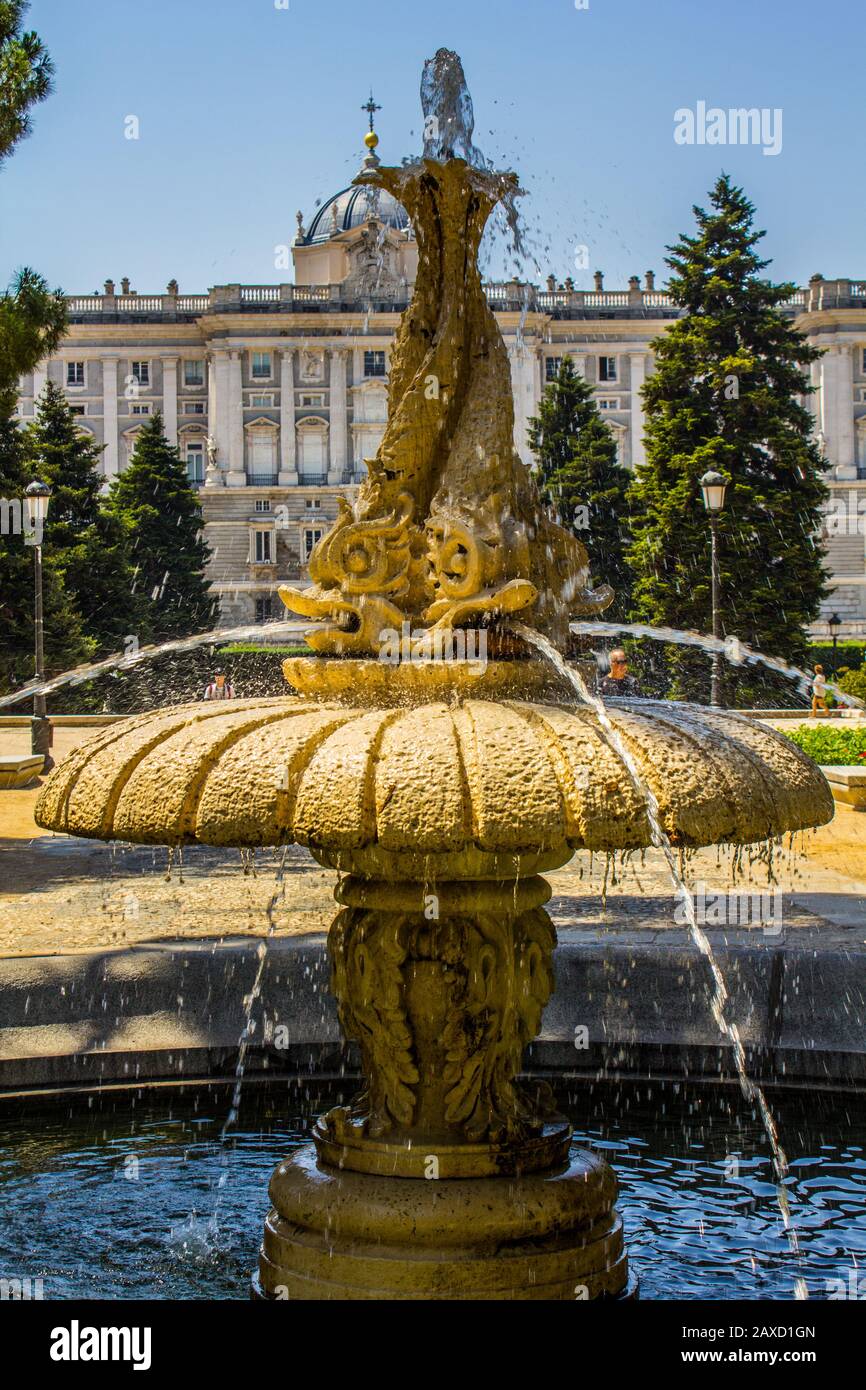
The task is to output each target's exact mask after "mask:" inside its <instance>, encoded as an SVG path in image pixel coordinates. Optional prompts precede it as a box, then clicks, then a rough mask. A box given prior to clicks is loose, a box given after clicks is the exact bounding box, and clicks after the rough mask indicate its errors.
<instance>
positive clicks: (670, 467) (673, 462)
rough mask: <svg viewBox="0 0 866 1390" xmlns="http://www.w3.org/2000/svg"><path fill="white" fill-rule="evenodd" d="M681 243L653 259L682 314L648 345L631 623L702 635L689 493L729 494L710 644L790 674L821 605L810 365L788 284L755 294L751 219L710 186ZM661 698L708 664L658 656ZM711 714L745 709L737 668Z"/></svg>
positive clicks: (698, 556) (693, 685)
mask: <svg viewBox="0 0 866 1390" xmlns="http://www.w3.org/2000/svg"><path fill="white" fill-rule="evenodd" d="M710 203H711V211H709V212H706V211H704V209H703V208H698V207H696V208H694V214H695V218H696V221H697V234H696V235H695V236H686V235H683V236H681V237H680V239H679V241H678V242H677V244H676V245H675V246H673V247H668V250H669V251H670V253H671V254H670V257H669V258H668V260H667V264H668V265H669V266H670V268H671V271H672V272H673V274H672V276H671V279H670V283H669V291H670V294H671V295H672V297H673V299H674V301H675V302H676V303H677V304H679V305H680V306H682V308H683V309H684V310H685V314H684V316H683V317H682V318H680V319H678V320H677V321H676V322H675V323H673V324H672V325H671V327H670V328H669V330H668V331H667V332H666V333H665V334H664V336H663V337H661V338H659V339H657V340H656V341H655V342H654V343H653V349H654V352H655V359H656V370H655V372H654V373H653V375H652V376H651V377H650V378H649V379H648V381H647V383H646V385H645V387H644V390H643V398H644V403H645V413H646V430H645V443H646V464H645V465H644V466H642V467H641V468H639V469H638V471H637V474H636V476H635V478H634V480H633V482H632V486H631V489H630V494H629V501H630V506H631V528H632V534H633V537H634V540H633V544H632V546H631V548H630V550H629V554H628V559H629V562H630V564H631V566H632V568H633V570H634V574H635V583H634V613H633V616H634V617H636V618H639V619H642V620H644V621H647V622H650V623H653V624H656V625H667V626H671V627H677V628H693V629H697V630H698V631H701V632H709V631H711V627H712V618H711V614H712V604H711V589H710V528H709V525H708V522H707V518H706V515H705V512H704V508H703V505H702V501H701V493H700V487H699V479H700V478H701V476H702V475H703V473H705V472H706V471H707V469H715V470H716V471H718V472H720V473H722V474H723V475H726V476H727V477H728V478H729V479H730V486H729V488H728V492H727V497H726V504H725V510H724V511H723V513H722V514H721V517H720V519H719V539H720V560H721V582H722V604H721V610H722V612H721V616H722V628H723V632H724V633H725V634H728V633H730V634H734V635H736V636H737V637H739V638H740V639H741V640H742V641H745V642H747V643H749V645H751V646H755V647H757V648H758V649H759V650H761V651H764V652H766V653H768V654H770V655H775V656H782V657H784V658H786V659H788V660H793V661H796V662H802V661H803V660H804V659H805V657H806V645H807V633H806V627H807V624H808V623H810V622H811V621H813V620H814V619H815V618H816V617H817V614H818V610H819V604H820V600H821V599H822V597H823V596H824V595H825V593H826V578H827V571H826V569H825V567H824V564H823V555H822V551H821V546H820V540H819V535H820V524H821V508H822V504H823V502H824V500H825V498H826V497H827V488H826V485H825V483H824V480H823V472H824V463H823V460H822V457H821V455H820V452H819V450H818V448H817V445H816V443H815V442H814V440H813V438H812V434H811V432H812V426H813V421H812V416H811V414H810V413H809V411H808V410H807V409H806V408H805V407H804V406H803V405H801V404H800V401H799V400H798V397H805V396H807V395H808V392H809V389H810V388H809V383H808V378H807V375H806V372H805V371H804V370H803V368H804V367H806V366H808V364H809V363H810V362H812V361H814V360H815V359H816V358H817V357H819V356H820V352H819V351H818V350H817V349H814V348H812V347H810V346H809V344H808V343H807V342H806V340H805V338H804V337H803V336H802V334H801V333H799V332H798V330H797V329H796V328H795V327H794V326H793V324H792V323H791V322H790V320H789V319H788V318H786V317H785V315H784V314H783V313H782V312H781V311H780V305H781V304H782V302H783V301H784V300H786V299H787V298H789V297H790V295H792V294H793V292H794V288H795V287H794V286H793V285H791V284H779V285H776V284H772V283H770V282H769V281H768V280H766V279H762V278H760V272H761V271H762V270H763V269H764V268H765V267H766V266H767V265H768V262H767V261H764V260H761V259H760V258H759V256H758V255H757V253H756V251H755V249H754V248H755V246H756V245H757V243H758V242H759V241H760V240H761V238H762V237H763V236H764V233H763V232H759V231H755V230H754V229H753V217H754V207H753V206H752V204H751V203H750V202H749V201H748V199H747V198H746V196H745V194H744V193H743V191H742V189H740V188H737V187H735V186H734V185H733V184H732V183H731V181H730V179H729V178H728V176H727V175H724V174H723V175H722V176H721V177H720V178H719V179H718V181H717V182H716V185H715V187H714V188H713V190H712V192H711V194H710ZM669 664H670V667H671V671H672V674H673V675H674V678H675V683H674V687H673V693H674V694H678V695H687V696H689V697H702V698H706V696H707V693H708V689H709V663H708V662H707V661H706V660H704V659H701V658H696V657H689V656H684V655H683V654H682V651H681V649H672V650H671V652H670V653H669ZM723 674H724V679H725V685H724V686H723V689H724V697H725V700H726V702H737V703H738V702H739V701H740V700H745V699H748V698H749V696H750V691H752V690H753V689H754V686H755V681H754V675H753V673H751V668H739V669H738V668H732V667H731V666H729V665H728V664H727V663H725V664H724V666H723Z"/></svg>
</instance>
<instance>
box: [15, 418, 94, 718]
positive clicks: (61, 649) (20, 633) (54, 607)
mask: <svg viewBox="0 0 866 1390" xmlns="http://www.w3.org/2000/svg"><path fill="white" fill-rule="evenodd" d="M24 444H25V441H24V434H23V431H22V430H20V429H19V428H18V426H17V425H16V424H15V422H14V421H13V420H9V419H3V418H0V498H2V499H3V500H4V501H5V502H6V503H7V512H6V517H7V525H6V526H5V527H4V534H3V535H2V536H0V634H2V635H0V692H2V693H3V694H6V693H7V692H8V691H11V690H14V689H15V687H16V686H19V685H23V684H25V683H26V682H28V681H29V680H30V679H31V678H32V676H33V672H34V669H35V659H34V650H33V649H34V629H33V586H34V557H33V547H32V546H31V545H27V544H26V542H25V537H24V533H23V525H22V526H20V527H18V528H17V529H14V527H13V518H14V519H17V517H19V516H20V517H21V518H22V520H23V518H24V517H25V516H26V511H25V507H24V489H25V487H26V486H27V484H28V483H29V482H32V481H33V474H32V472H31V471H29V470H28V466H27V458H26V453H25V447H24ZM15 503H17V504H18V506H19V507H20V511H18V508H17V507H16V508H15V509H14V510H13V505H12V504H15ZM50 526H51V511H50V509H49V513H48V524H47V527H46V532H45V541H46V542H47V540H48V536H49V531H50ZM42 603H43V618H44V625H45V627H44V647H45V667H46V670H47V671H48V673H49V674H56V673H57V672H59V671H64V670H68V669H69V668H70V667H71V666H77V665H78V664H79V663H80V662H82V661H87V660H89V659H90V657H91V655H92V654H93V643H91V642H88V640H87V638H86V637H85V635H84V633H83V631H82V628H81V621H80V619H79V616H78V614H77V613H76V611H75V608H74V606H73V604H72V603H71V602H70V599H69V596H68V595H67V594H66V592H65V590H64V587H63V577H62V574H61V572H60V569H59V567H58V565H57V563H56V561H55V560H54V558H53V557H52V555H51V554H50V551H49V549H48V546H47V544H46V545H44V546H43V552H42Z"/></svg>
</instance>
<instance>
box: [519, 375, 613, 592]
mask: <svg viewBox="0 0 866 1390" xmlns="http://www.w3.org/2000/svg"><path fill="white" fill-rule="evenodd" d="M529 443H530V446H531V448H532V450H533V452H534V454H535V456H536V458H537V460H538V467H539V472H540V475H541V489H542V496H543V497H544V498H545V500H546V501H547V502H549V503H550V504H551V506H552V507H553V508H554V509H555V510H556V512H557V513H558V515H559V517H560V518H561V520H562V522H563V524H564V525H565V526H568V527H570V528H571V529H572V530H573V531H574V533H575V535H576V536H577V537H578V539H579V540H581V541H582V542H583V544H584V545H585V546H586V548H587V551H588V553H589V562H590V572H591V574H592V577H593V579H594V581H595V582H596V583H599V582H603V583H606V584H610V585H611V587H612V588H613V589H614V590H615V592H616V595H617V598H616V602H615V604H614V605H613V606H612V608H611V609H610V610H609V612H608V613H607V614H606V615H605V616H606V617H624V616H625V614H626V613H627V612H628V608H629V603H630V599H629V591H630V587H631V571H630V570H629V568H628V566H627V565H626V563H625V560H624V558H623V549H624V545H625V535H626V533H625V529H624V527H625V513H626V502H625V499H626V494H627V491H628V485H629V473H628V470H627V469H625V468H622V467H621V466H620V465H619V464H618V463H617V458H616V441H615V439H614V437H613V434H612V433H611V431H610V429H609V428H608V426H607V425H606V424H605V422H604V420H603V419H602V418H601V416H600V415H599V413H598V408H597V407H596V404H595V400H594V398H593V393H592V388H591V386H589V385H588V383H587V382H586V381H584V379H583V377H581V376H579V375H578V373H577V372H576V371H575V369H574V364H573V363H572V360H571V358H570V357H563V359H562V363H561V365H560V369H559V373H558V375H557V378H556V380H555V381H552V382H551V383H550V385H549V386H548V387H547V389H546V391H545V393H544V396H543V397H542V400H541V404H540V406H539V410H538V415H537V416H535V417H534V418H533V419H531V420H530V422H529Z"/></svg>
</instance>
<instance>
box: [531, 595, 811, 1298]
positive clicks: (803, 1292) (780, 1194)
mask: <svg viewBox="0 0 866 1390" xmlns="http://www.w3.org/2000/svg"><path fill="white" fill-rule="evenodd" d="M591 626H592V627H593V628H595V627H596V626H597V625H596V624H592V625H591ZM512 628H513V631H514V632H516V633H517V634H518V636H520V637H522V638H523V640H524V641H525V642H528V643H530V644H531V645H532V646H533V647H535V648H537V650H538V651H540V652H541V653H542V655H543V656H545V657H546V658H547V660H548V661H549V662H550V663H551V665H552V666H553V667H554V668H555V669H556V671H557V672H558V674H559V675H560V676H561V677H562V678H563V679H564V680H566V681H567V682H568V683H569V684H570V685H571V686H572V688H573V689H574V690H575V692H576V693H577V695H578V696H579V697H580V699H581V700H582V701H583V702H584V703H586V704H587V705H589V706H590V707H591V708H592V709H593V710H595V713H596V714H597V716H598V721H599V724H600V725H601V727H602V728H603V730H604V732H605V734H606V736H607V738H608V740H609V742H610V745H611V747H612V748H614V749H615V751H616V752H617V754H618V755H619V757H620V758H621V759H622V762H623V765H624V766H625V768H626V770H627V771H628V774H629V776H630V777H631V780H632V782H633V784H634V786H635V788H636V790H637V791H638V793H639V794H640V795H641V796H642V797H643V799H644V801H645V803H646V810H647V819H648V821H649V826H650V835H651V838H652V842H653V844H654V845H655V847H656V849H659V850H661V852H662V854H663V855H664V857H665V861H666V863H667V867H668V872H669V873H670V877H671V882H672V883H673V885H674V889H675V890H676V892H677V894H678V896H679V898H680V900H681V902H682V906H683V912H684V915H685V919H686V923H687V925H688V929H689V934H690V935H691V938H692V940H693V941H694V943H695V946H696V947H697V948H698V950H699V951H700V953H701V955H702V956H703V957H704V959H705V961H706V962H707V965H708V967H709V970H710V974H711V976H712V982H713V987H712V991H711V997H710V1007H711V1009H712V1014H713V1018H714V1019H715V1021H716V1023H717V1025H718V1027H719V1030H720V1031H721V1032H722V1033H723V1034H724V1036H725V1037H726V1038H727V1039H728V1041H729V1042H730V1044H731V1048H732V1052H733V1058H734V1065H735V1067H736V1069H737V1076H738V1078H739V1082H740V1088H741V1090H742V1092H743V1095H744V1096H745V1097H746V1099H747V1100H749V1101H751V1102H753V1103H754V1104H756V1105H757V1107H758V1111H759V1113H760V1116H761V1121H762V1123H763V1126H764V1131H765V1133H766V1135H767V1139H768V1141H769V1144H770V1149H771V1152H772V1158H773V1171H774V1173H775V1175H776V1198H777V1201H778V1204H779V1211H780V1212H781V1215H782V1223H783V1225H784V1228H785V1234H786V1236H787V1240H788V1245H789V1248H790V1250H791V1253H792V1254H794V1255H796V1256H797V1257H798V1259H799V1257H800V1245H799V1241H798V1239H797V1233H796V1231H795V1230H794V1228H793V1226H792V1224H791V1210H790V1206H789V1203H788V1193H787V1190H786V1188H785V1181H786V1179H787V1177H788V1172H789V1169H788V1159H787V1156H786V1154H785V1151H784V1149H783V1148H782V1145H781V1141H780V1139H779V1131H778V1129H777V1126H776V1121H775V1119H774V1118H773V1114H772V1111H771V1110H770V1107H769V1105H768V1103H767V1098H766V1096H765V1095H764V1092H763V1090H762V1088H761V1087H760V1086H759V1085H758V1084H757V1083H756V1082H754V1081H752V1079H751V1077H750V1076H749V1074H748V1071H747V1069H746V1054H745V1050H744V1048H743V1044H742V1042H741V1041H740V1035H739V1032H738V1029H737V1027H736V1024H733V1023H729V1022H728V1020H727V1019H726V1018H725V1004H726V1002H727V999H728V989H727V986H726V984H725V980H724V977H723V975H722V972H721V970H720V969H719V966H718V962H717V961H716V958H715V955H714V953H713V948H712V946H711V944H710V941H709V938H708V937H707V934H706V932H705V931H704V930H703V929H702V927H701V926H700V924H699V922H698V919H697V915H696V913H695V905H694V899H693V897H692V894H691V893H690V892H689V890H688V888H687V886H686V883H685V881H684V879H683V876H682V874H681V872H680V869H679V866H678V864H677V859H676V855H675V854H674V850H673V846H672V845H671V842H670V840H669V838H668V836H667V834H666V833H665V830H664V827H663V826H662V823H661V813H660V810H659V804H658V801H657V800H656V797H655V794H654V792H653V790H652V788H651V787H650V786H648V785H647V783H646V782H645V780H644V778H643V777H642V776H641V772H640V768H639V767H638V764H637V760H636V759H635V757H634V755H633V754H632V752H631V750H630V749H629V748H628V746H627V744H626V743H625V740H624V739H623V738H622V735H621V734H620V732H619V730H618V729H617V728H616V727H615V725H614V724H613V722H612V720H611V718H610V715H609V714H608V712H607V707H606V705H605V703H604V701H603V700H602V699H601V697H600V696H597V695H593V694H592V693H591V691H590V690H589V688H588V686H587V685H586V682H585V681H584V679H583V677H582V676H581V674H580V672H579V671H577V670H576V669H575V668H573V667H571V666H569V665H568V663H567V662H566V661H565V660H564V659H563V657H562V655H561V653H560V652H558V651H557V649H556V647H554V646H553V644H552V643H551V642H549V641H548V640H547V638H546V637H543V636H542V635H541V634H540V633H538V632H535V631H533V629H532V628H529V627H526V626H525V625H524V624H522V623H514V624H513V625H512ZM795 1294H796V1297H797V1298H798V1299H801V1298H808V1296H809V1295H808V1290H807V1288H806V1283H805V1280H804V1279H803V1278H802V1277H798V1278H797V1280H796V1284H795Z"/></svg>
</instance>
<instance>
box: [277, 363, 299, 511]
mask: <svg viewBox="0 0 866 1390" xmlns="http://www.w3.org/2000/svg"><path fill="white" fill-rule="evenodd" d="M294 361H295V354H294V352H293V350H292V349H291V348H285V349H284V350H283V353H282V357H281V361H280V472H279V478H278V482H279V484H280V487H295V486H296V485H297V482H298V450H297V441H296V439H295V368H294Z"/></svg>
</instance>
